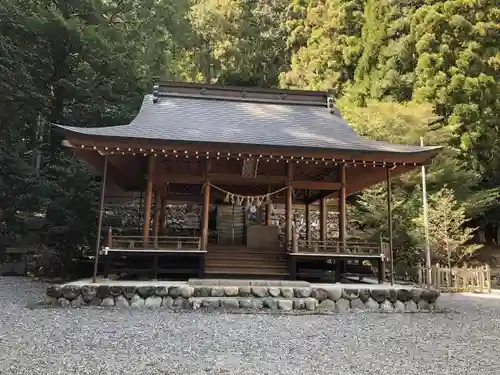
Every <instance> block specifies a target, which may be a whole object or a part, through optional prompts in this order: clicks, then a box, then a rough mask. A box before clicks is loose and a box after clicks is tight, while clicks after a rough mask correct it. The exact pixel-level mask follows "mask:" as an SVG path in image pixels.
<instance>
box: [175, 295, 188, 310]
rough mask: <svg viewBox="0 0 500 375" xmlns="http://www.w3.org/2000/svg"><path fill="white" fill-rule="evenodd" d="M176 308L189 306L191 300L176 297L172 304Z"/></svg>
mask: <svg viewBox="0 0 500 375" xmlns="http://www.w3.org/2000/svg"><path fill="white" fill-rule="evenodd" d="M172 308H174V309H184V308H189V300H188V299H186V298H182V297H177V298H175V299H174V304H173V306H172Z"/></svg>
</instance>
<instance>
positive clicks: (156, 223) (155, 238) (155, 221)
mask: <svg viewBox="0 0 500 375" xmlns="http://www.w3.org/2000/svg"><path fill="white" fill-rule="evenodd" d="M160 214H161V195H160V190H157V191H156V194H155V212H154V216H153V241H154V248H155V249H156V248H157V247H158V233H159V232H160Z"/></svg>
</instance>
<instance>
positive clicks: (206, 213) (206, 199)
mask: <svg viewBox="0 0 500 375" xmlns="http://www.w3.org/2000/svg"><path fill="white" fill-rule="evenodd" d="M209 217H210V181H207V182H205V185H204V188H203V218H202V225H203V229H202V231H201V249H202V250H205V251H206V250H207V245H208V220H209Z"/></svg>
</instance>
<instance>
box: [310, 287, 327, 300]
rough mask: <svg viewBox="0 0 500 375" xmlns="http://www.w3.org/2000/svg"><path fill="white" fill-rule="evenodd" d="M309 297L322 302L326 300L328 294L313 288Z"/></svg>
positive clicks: (320, 289)
mask: <svg viewBox="0 0 500 375" xmlns="http://www.w3.org/2000/svg"><path fill="white" fill-rule="evenodd" d="M311 297H313V298H316V299H317V300H318V301H324V300H326V299H328V292H327V291H326V290H325V289H323V288H313V289H312V292H311Z"/></svg>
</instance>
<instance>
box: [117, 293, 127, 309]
mask: <svg viewBox="0 0 500 375" xmlns="http://www.w3.org/2000/svg"><path fill="white" fill-rule="evenodd" d="M115 306H116V307H118V308H120V309H123V308H127V309H128V308H129V307H130V303H129V302H128V299H126V298H125V296H122V295H120V296H116V297H115Z"/></svg>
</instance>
